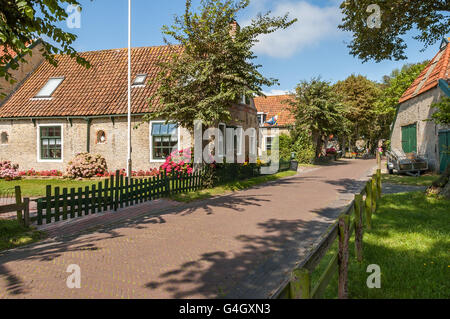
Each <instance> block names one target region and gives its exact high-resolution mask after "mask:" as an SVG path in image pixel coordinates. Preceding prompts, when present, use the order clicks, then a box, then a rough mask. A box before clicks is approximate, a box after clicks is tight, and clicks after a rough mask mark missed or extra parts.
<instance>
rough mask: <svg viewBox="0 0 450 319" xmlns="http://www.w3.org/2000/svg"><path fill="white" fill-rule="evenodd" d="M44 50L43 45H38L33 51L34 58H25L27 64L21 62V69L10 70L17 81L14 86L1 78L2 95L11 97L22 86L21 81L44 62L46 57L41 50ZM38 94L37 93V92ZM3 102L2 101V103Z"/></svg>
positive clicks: (0, 88)
mask: <svg viewBox="0 0 450 319" xmlns="http://www.w3.org/2000/svg"><path fill="white" fill-rule="evenodd" d="M42 48H43V46H42V44H41V43H38V44H37V45H36V46H35V47H34V48H33V49H32V52H33V56H29V55H27V56H25V60H26V61H27V63H24V62H20V63H19V68H18V69H17V70H12V69H10V70H9V73H11V75H12V76H13V77H14V79H15V80H16V81H17V82H16V83H14V84H11V83H10V82H9V81H6V80H5V79H4V78H0V90H1V92H2V93H5V94H6V95H9V94H10V93H11V92H12V91H14V90H15V89H16V88H17V86H18V85H20V83H21V81H23V80H24V79H25V78H26V77H27V76H28V74H29V73H31V72H32V71H33V70H34V69H35V68H36V67H37V66H38V65H39V64H41V62H42V61H44V57H43V56H42V53H41V52H40V50H41V49H42ZM36 93H37V92H36ZM1 102H2V101H1V100H0V103H1Z"/></svg>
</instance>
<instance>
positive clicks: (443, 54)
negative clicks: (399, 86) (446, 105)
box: [399, 38, 450, 103]
mask: <svg viewBox="0 0 450 319" xmlns="http://www.w3.org/2000/svg"><path fill="white" fill-rule="evenodd" d="M445 42H446V41H445V40H444V41H443V43H445ZM448 42H450V38H448V40H447V46H446V47H445V48H443V49H441V50H439V52H438V53H437V54H436V56H435V57H434V58H433V60H431V62H430V63H429V64H428V65H427V67H426V68H425V69H424V70H423V71H422V73H420V75H419V77H418V78H417V79H416V80H415V81H414V82H413V84H412V85H411V86H410V87H409V88H408V90H406V92H405V93H404V94H403V95H402V97H401V98H400V100H399V102H400V103H403V102H406V101H408V100H409V99H412V98H413V97H416V96H417V95H420V94H422V93H425V92H426V91H428V90H431V89H432V88H435V87H436V86H437V85H438V82H439V80H440V79H448V78H449V76H450V63H449V61H450V45H449V44H448Z"/></svg>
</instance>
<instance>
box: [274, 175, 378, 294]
mask: <svg viewBox="0 0 450 319" xmlns="http://www.w3.org/2000/svg"><path fill="white" fill-rule="evenodd" d="M381 193H382V185H381V170H380V169H378V170H377V173H376V175H374V176H373V177H372V178H371V180H370V181H368V182H367V184H366V187H365V188H364V190H363V191H362V192H361V193H360V194H357V195H355V199H354V201H353V202H352V203H351V205H350V206H349V207H348V208H347V210H346V211H344V212H343V213H342V215H341V216H340V217H339V219H338V220H337V221H336V222H335V223H334V224H333V225H332V226H331V227H330V228H329V229H328V231H327V232H326V234H325V235H324V236H323V237H322V239H321V241H320V242H319V243H318V244H317V245H316V247H315V248H314V249H313V250H312V251H311V252H310V253H309V255H308V256H307V258H305V259H304V261H303V262H301V263H300V264H299V265H297V267H296V268H295V269H294V270H293V271H292V273H291V276H290V278H287V279H286V280H285V281H284V282H283V283H282V284H281V285H280V287H279V289H277V291H276V292H275V294H273V296H272V299H320V298H321V297H322V296H323V294H324V292H325V290H326V288H327V287H328V285H329V283H330V281H331V280H332V279H333V277H334V276H335V275H336V272H337V273H338V276H339V279H338V287H337V288H338V298H339V299H346V298H348V288H347V282H348V263H349V249H350V248H349V241H350V237H351V236H352V235H353V234H355V255H356V259H357V261H358V262H361V261H362V260H363V235H364V228H367V229H371V227H372V214H373V213H375V211H376V209H377V202H378V200H379V199H380V198H381ZM364 215H365V218H364ZM336 240H337V241H338V243H339V244H338V245H339V250H338V252H337V253H336V254H334V255H333V256H332V258H331V261H330V262H329V263H328V266H327V267H326V269H325V271H324V272H323V273H322V274H321V276H320V279H319V280H318V282H317V284H316V285H315V286H314V287H312V283H311V273H312V272H313V271H314V270H315V269H316V267H317V266H318V265H319V263H320V261H321V260H322V258H323V257H324V256H325V255H326V253H327V252H328V250H329V249H330V248H331V247H332V246H333V245H334V244H335V242H336Z"/></svg>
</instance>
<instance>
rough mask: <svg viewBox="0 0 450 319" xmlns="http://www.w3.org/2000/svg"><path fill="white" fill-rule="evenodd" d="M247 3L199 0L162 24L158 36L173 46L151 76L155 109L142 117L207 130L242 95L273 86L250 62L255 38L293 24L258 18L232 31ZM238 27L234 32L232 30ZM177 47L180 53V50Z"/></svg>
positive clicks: (223, 117) (266, 16)
mask: <svg viewBox="0 0 450 319" xmlns="http://www.w3.org/2000/svg"><path fill="white" fill-rule="evenodd" d="M248 5H249V0H241V1H234V0H202V1H201V7H200V8H199V9H198V10H197V11H196V10H194V9H193V8H192V4H191V1H190V0H187V1H186V11H185V14H184V15H183V16H177V17H175V22H174V24H173V25H172V26H164V27H163V34H164V35H165V36H166V37H169V38H171V39H172V40H175V43H171V42H170V41H169V40H168V39H165V41H166V43H167V44H176V45H179V47H177V48H178V49H175V50H173V55H172V58H170V59H169V60H168V61H166V62H162V63H160V67H161V71H160V73H159V75H158V76H157V79H156V80H155V81H157V83H158V87H159V89H158V90H157V92H156V94H155V95H154V96H153V98H152V99H150V103H153V102H154V101H159V104H160V106H161V107H160V108H159V109H157V110H156V111H153V112H152V113H151V115H149V116H148V118H147V119H150V118H164V119H171V120H174V121H177V122H179V123H180V124H181V125H183V126H184V127H187V128H192V127H193V123H194V120H202V121H203V123H205V124H206V125H207V126H210V125H214V124H216V123H217V122H219V121H228V120H229V119H230V105H231V104H232V103H235V102H237V101H238V100H239V99H240V97H242V95H243V94H245V95H246V96H248V97H250V96H252V95H262V87H263V86H264V85H267V86H270V85H273V84H275V83H277V80H275V79H268V78H266V77H264V76H263V75H262V74H261V73H260V72H259V71H258V69H259V68H260V65H256V64H254V63H252V60H254V59H255V58H256V57H255V56H254V54H253V53H252V47H253V45H254V44H255V43H256V42H257V41H258V36H259V35H261V34H268V33H272V32H275V31H276V30H278V29H285V28H287V27H289V26H290V25H292V24H293V23H294V22H295V21H296V20H290V19H289V18H288V15H287V14H286V15H285V16H283V17H275V18H274V17H270V16H269V13H267V14H264V15H261V14H260V15H258V16H257V17H256V18H254V19H253V20H252V21H251V23H250V24H249V25H248V26H245V27H242V28H240V30H237V32H232V30H233V27H232V26H233V22H234V21H235V20H236V18H237V14H238V13H239V12H240V11H241V10H243V9H245V8H246V7H247V6H248ZM238 29H239V28H238ZM180 47H181V49H180Z"/></svg>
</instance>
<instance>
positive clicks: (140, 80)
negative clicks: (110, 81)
mask: <svg viewBox="0 0 450 319" xmlns="http://www.w3.org/2000/svg"><path fill="white" fill-rule="evenodd" d="M146 79H147V74H139V75H137V76H136V78H135V79H134V82H133V85H144V84H145V80H146Z"/></svg>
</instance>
